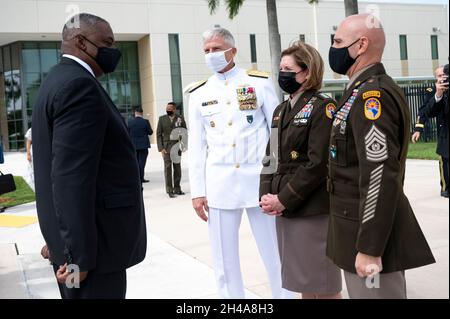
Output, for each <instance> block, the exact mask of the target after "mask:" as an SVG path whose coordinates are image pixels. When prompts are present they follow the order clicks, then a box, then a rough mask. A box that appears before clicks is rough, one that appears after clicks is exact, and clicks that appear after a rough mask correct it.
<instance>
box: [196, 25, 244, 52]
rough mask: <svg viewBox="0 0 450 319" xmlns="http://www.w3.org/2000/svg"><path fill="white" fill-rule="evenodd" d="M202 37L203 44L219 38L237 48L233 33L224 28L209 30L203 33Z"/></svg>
mask: <svg viewBox="0 0 450 319" xmlns="http://www.w3.org/2000/svg"><path fill="white" fill-rule="evenodd" d="M202 37H203V42H206V41H208V40H210V39H213V38H216V37H218V38H222V39H223V40H225V42H226V43H228V44H229V45H230V46H231V47H233V48H234V47H235V44H236V43H235V41H234V37H233V35H232V34H231V32H230V31H228V30H227V29H224V28H214V29H212V30H207V31H205V32H203V35H202Z"/></svg>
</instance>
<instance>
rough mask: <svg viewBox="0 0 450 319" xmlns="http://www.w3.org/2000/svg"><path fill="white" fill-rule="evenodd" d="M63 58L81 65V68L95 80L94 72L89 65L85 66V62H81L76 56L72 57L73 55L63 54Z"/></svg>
mask: <svg viewBox="0 0 450 319" xmlns="http://www.w3.org/2000/svg"><path fill="white" fill-rule="evenodd" d="M63 57H64V58H68V59H71V60H74V61H76V62H78V63H79V64H81V66H82V67H83V68H85V69H86V70H88V71H89V73H90V74H92V76H93V77H94V78H95V74H94V71H92V68H91V67H90V66H89V64H87V63H86V62H84V61H83V60H81V59H80V58H77V57H76V56H73V55H70V54H63Z"/></svg>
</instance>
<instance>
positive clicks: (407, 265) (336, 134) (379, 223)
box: [327, 63, 435, 292]
mask: <svg viewBox="0 0 450 319" xmlns="http://www.w3.org/2000/svg"><path fill="white" fill-rule="evenodd" d="M409 125H410V113H409V109H408V105H407V102H406V100H405V97H404V94H403V92H402V90H401V89H400V88H399V87H398V86H397V84H396V83H395V82H394V81H393V80H392V78H391V77H389V76H388V75H387V74H386V71H385V69H384V67H383V65H382V64H381V63H376V64H374V65H372V66H370V67H368V68H367V69H366V70H364V71H363V72H362V73H361V74H360V75H358V76H357V77H356V79H355V80H354V81H353V84H351V85H350V87H348V88H347V90H346V91H345V92H344V95H343V97H342V99H341V101H340V102H339V104H338V108H337V112H336V114H335V117H334V121H333V126H332V130H331V140H330V149H329V160H330V163H329V168H330V170H329V181H328V189H329V192H330V204H331V206H330V207H331V208H330V209H331V211H330V225H329V234H328V244H327V255H328V256H329V258H331V260H333V261H334V263H335V264H336V265H337V266H339V267H340V268H342V269H344V270H345V271H346V272H348V273H355V272H356V270H355V259H356V255H357V253H358V252H361V253H364V254H367V255H370V256H374V257H379V256H381V257H382V264H383V270H382V274H387V273H393V272H402V271H404V270H406V269H411V268H416V267H420V266H424V265H428V264H431V263H434V262H435V260H434V257H433V255H432V253H431V250H430V248H429V246H428V243H427V241H426V239H425V237H424V235H423V233H422V230H421V229H420V226H419V224H418V222H417V220H416V218H415V216H414V213H413V211H412V208H411V206H410V204H409V201H408V199H407V197H406V196H405V194H404V192H403V181H404V176H405V162H406V156H407V151H408V144H409V139H410V131H409ZM349 292H350V291H349Z"/></svg>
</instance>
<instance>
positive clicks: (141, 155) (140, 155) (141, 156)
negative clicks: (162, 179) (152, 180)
mask: <svg viewBox="0 0 450 319" xmlns="http://www.w3.org/2000/svg"><path fill="white" fill-rule="evenodd" d="M136 156H137V160H138V164H139V174H140V177H141V182H142V181H143V180H144V169H145V163H147V157H148V149H147V148H145V149H142V150H136Z"/></svg>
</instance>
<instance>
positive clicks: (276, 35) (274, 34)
mask: <svg viewBox="0 0 450 319" xmlns="http://www.w3.org/2000/svg"><path fill="white" fill-rule="evenodd" d="M207 1H208V6H209V10H210V12H211V14H213V13H214V12H215V11H216V9H217V7H218V6H219V4H220V0H207ZM244 1H245V0H225V2H226V5H227V10H228V16H229V18H230V19H233V18H234V17H236V15H237V14H238V13H239V9H240V8H241V7H242V5H243V4H244ZM266 9H267V22H268V25H269V46H270V56H271V69H272V70H271V71H272V80H273V81H274V82H275V90H276V91H277V93H278V96H279V97H280V98H282V96H283V94H282V92H281V90H280V88H279V86H278V85H277V79H278V71H279V65H280V59H281V38H280V31H279V29H278V16H277V3H276V0H266Z"/></svg>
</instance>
